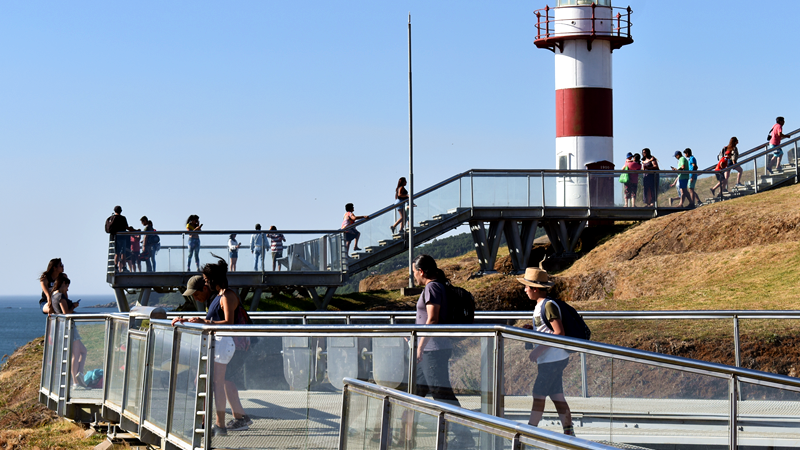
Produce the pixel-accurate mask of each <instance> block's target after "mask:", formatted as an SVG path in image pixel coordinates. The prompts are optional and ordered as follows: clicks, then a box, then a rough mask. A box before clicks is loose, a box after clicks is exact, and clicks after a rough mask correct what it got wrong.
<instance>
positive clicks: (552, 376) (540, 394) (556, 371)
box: [517, 267, 575, 436]
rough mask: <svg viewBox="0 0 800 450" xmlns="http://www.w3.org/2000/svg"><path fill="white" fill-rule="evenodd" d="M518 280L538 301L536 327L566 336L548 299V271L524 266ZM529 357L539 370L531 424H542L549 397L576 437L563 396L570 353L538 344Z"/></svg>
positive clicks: (541, 330)
mask: <svg viewBox="0 0 800 450" xmlns="http://www.w3.org/2000/svg"><path fill="white" fill-rule="evenodd" d="M517 281H519V282H520V283H522V284H524V285H525V294H526V295H527V296H528V298H529V299H531V300H534V301H536V308H535V309H534V311H533V325H534V329H535V330H536V331H539V332H541V333H549V334H560V335H562V336H564V335H565V332H564V324H563V323H562V320H561V311H560V309H559V307H558V305H557V304H556V303H555V302H554V301H552V300H551V299H549V298H547V292H548V289H550V288H551V287H553V282H552V281H550V277H549V276H548V275H547V272H545V271H544V270H542V269H538V268H535V267H528V268H527V269H525V276H524V277H523V278H517ZM544 318H546V319H547V322H549V323H550V326H551V327H552V329H550V327H548V326H547V323H546V322H545V320H544ZM529 358H530V360H531V362H536V364H537V366H538V368H539V373H538V374H537V376H536V382H535V383H534V385H533V406H532V407H531V417H530V420H529V421H528V424H529V425H533V426H538V425H539V421H541V420H542V414H543V413H544V404H545V399H546V397H548V396H549V397H550V400H552V401H553V404H554V405H555V406H556V411H558V416H559V418H560V419H561V426H562V427H563V428H564V434H567V435H570V436H575V430H574V428H573V426H572V413H571V412H570V410H569V405H568V404H567V399H566V398H565V397H564V386H563V383H562V378H563V373H564V369H565V368H566V367H567V364H568V363H569V354H568V353H567V351H566V350H564V349H561V348H555V347H548V346H545V345H537V346H536V347H535V348H534V349H533V351H532V352H531V354H530V355H529Z"/></svg>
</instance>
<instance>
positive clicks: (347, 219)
mask: <svg viewBox="0 0 800 450" xmlns="http://www.w3.org/2000/svg"><path fill="white" fill-rule="evenodd" d="M344 211H345V212H344V218H342V226H341V228H342V229H344V228H347V230H346V231H345V232H344V240H345V251H344V252H345V254H349V253H350V242H352V241H355V243H354V244H353V251H356V252H357V251H360V250H361V249H360V248H358V238H359V237H361V233H360V232H359V231H358V230H356V227H354V226H353V225H354V224H355V223H356V221H357V220H362V219H363V220H366V219H369V216H357V215H355V214H354V213H353V212H354V211H355V207H354V206H353V204H352V203H348V204H346V205H344ZM348 227H349V228H348Z"/></svg>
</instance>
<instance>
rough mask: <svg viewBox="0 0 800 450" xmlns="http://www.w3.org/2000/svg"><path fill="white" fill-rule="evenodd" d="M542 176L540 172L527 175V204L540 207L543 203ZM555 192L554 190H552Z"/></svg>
mask: <svg viewBox="0 0 800 450" xmlns="http://www.w3.org/2000/svg"><path fill="white" fill-rule="evenodd" d="M543 180H544V176H543V174H542V173H536V174H530V176H529V177H528V192H529V195H528V198H529V203H528V206H532V207H539V208H540V207H542V206H544V204H545V199H544V195H545V187H544V183H543ZM554 192H555V191H554Z"/></svg>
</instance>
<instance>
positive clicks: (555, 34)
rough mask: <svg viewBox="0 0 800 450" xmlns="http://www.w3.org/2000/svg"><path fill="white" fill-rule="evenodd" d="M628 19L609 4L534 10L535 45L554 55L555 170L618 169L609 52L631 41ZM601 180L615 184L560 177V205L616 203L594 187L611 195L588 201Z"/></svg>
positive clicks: (606, 0)
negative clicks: (591, 192) (591, 190)
mask: <svg viewBox="0 0 800 450" xmlns="http://www.w3.org/2000/svg"><path fill="white" fill-rule="evenodd" d="M630 17H631V9H630V7H628V8H624V9H623V8H616V7H613V6H611V0H557V4H556V6H555V7H554V8H551V7H549V6H548V7H546V8H544V9H540V10H537V11H536V18H537V23H536V28H537V36H536V40H535V41H534V44H535V45H536V47H538V48H546V49H549V50H550V51H552V52H553V53H555V75H556V77H555V87H556V168H557V169H561V170H576V169H577V170H585V169H589V170H592V169H605V170H608V169H613V168H614V164H613V161H614V126H613V125H614V121H613V95H612V86H611V53H612V52H613V51H614V50H616V49H619V48H621V47H622V46H624V45H627V44H631V43H633V38H631V21H630ZM604 181H605V182H606V183H603V182H604ZM597 182H600V184H609V183H613V181H612V180H611V179H610V178H609V179H608V180H602V179H595V180H592V177H588V176H585V177H560V178H558V184H559V186H558V187H559V189H558V203H559V205H562V206H598V205H594V204H593V203H601V204H606V205H613V190H614V188H613V186H612V187H609V189H608V190H607V189H595V188H594V186H593V187H592V189H593V190H597V191H607V193H606V194H605V195H602V196H600V197H598V196H597V193H593V195H592V198H591V199H590V198H589V187H590V185H592V184H596V183H597Z"/></svg>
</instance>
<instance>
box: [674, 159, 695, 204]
mask: <svg viewBox="0 0 800 450" xmlns="http://www.w3.org/2000/svg"><path fill="white" fill-rule="evenodd" d="M674 156H675V159H677V160H678V167H677V168H675V166H672V167H671V168H672V170H680V171H685V172H686V173H681V174H679V175H678V189H679V191H680V196H681V204H680V205H679V206H680V207H681V208H683V200H684V199H685V200H686V201H687V203H688V204H689V205H690V206H691V205H692V204H693V203H692V199H691V198H690V197H689V189H688V188H689V161H688V160H687V159H686V158H685V157H684V156H683V154H682V153H681V152H679V151H677V150H676V151H675V155H674ZM670 203H672V202H670Z"/></svg>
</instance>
